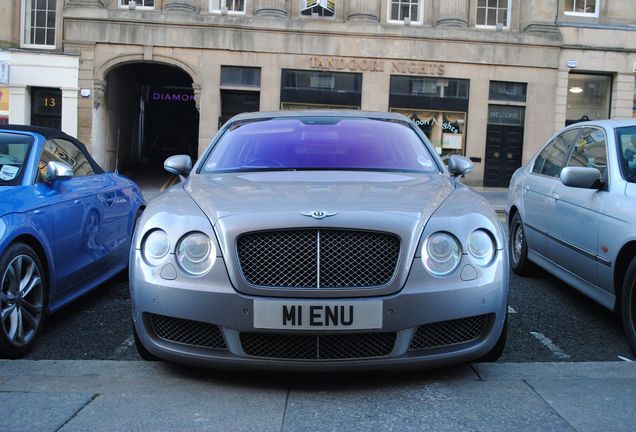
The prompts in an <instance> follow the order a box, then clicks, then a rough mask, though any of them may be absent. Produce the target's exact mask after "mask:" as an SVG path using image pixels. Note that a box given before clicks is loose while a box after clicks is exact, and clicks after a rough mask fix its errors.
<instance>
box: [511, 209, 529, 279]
mask: <svg viewBox="0 0 636 432" xmlns="http://www.w3.org/2000/svg"><path fill="white" fill-rule="evenodd" d="M508 252H509V253H508V255H509V257H510V268H511V269H512V271H513V272H515V273H516V274H518V275H521V276H526V275H527V274H528V273H529V272H530V269H531V266H532V264H531V263H530V261H528V243H527V242H526V234H525V230H524V229H523V221H522V220H521V216H519V213H515V215H514V216H513V217H512V221H511V222H510V233H509V238H508Z"/></svg>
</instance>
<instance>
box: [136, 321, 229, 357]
mask: <svg viewBox="0 0 636 432" xmlns="http://www.w3.org/2000/svg"><path fill="white" fill-rule="evenodd" d="M148 315H149V318H150V323H151V325H152V329H153V330H154V333H155V335H157V337H159V338H161V339H164V340H167V341H169V342H175V343H180V344H184V345H190V346H196V347H202V348H214V349H227V346H226V345H225V340H224V339H223V335H222V334H221V331H220V330H219V328H218V327H217V326H215V325H213V324H208V323H204V322H200V321H192V320H186V319H181V318H174V317H169V316H164V315H157V314H148Z"/></svg>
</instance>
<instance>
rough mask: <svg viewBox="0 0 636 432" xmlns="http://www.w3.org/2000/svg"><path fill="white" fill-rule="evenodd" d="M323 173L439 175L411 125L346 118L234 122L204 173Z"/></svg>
mask: <svg viewBox="0 0 636 432" xmlns="http://www.w3.org/2000/svg"><path fill="white" fill-rule="evenodd" d="M319 169H325V170H379V171H409V172H426V173H431V172H437V168H436V165H435V162H434V161H433V159H432V157H431V155H430V153H429V150H428V149H427V146H426V144H425V143H424V142H423V141H422V139H421V138H420V137H419V136H418V135H417V134H416V133H415V132H414V131H413V129H411V127H410V126H409V125H408V123H407V122H399V121H383V120H374V119H368V118H343V117H296V118H277V119H264V120H258V121H249V122H242V123H237V124H234V125H232V126H230V128H229V129H228V130H227V131H226V132H225V133H224V134H223V136H222V137H221V139H220V140H219V142H218V143H217V144H216V146H215V148H214V149H213V150H212V152H211V153H210V154H209V156H208V158H207V159H206V160H205V162H204V164H203V170H202V172H204V173H218V172H233V171H259V170H319Z"/></svg>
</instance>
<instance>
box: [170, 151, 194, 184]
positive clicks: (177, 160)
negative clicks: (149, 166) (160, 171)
mask: <svg viewBox="0 0 636 432" xmlns="http://www.w3.org/2000/svg"><path fill="white" fill-rule="evenodd" d="M163 168H164V169H165V170H166V171H168V172H169V173H170V174H174V175H178V176H179V177H180V178H181V180H183V179H184V178H185V177H187V176H188V175H189V174H190V171H191V170H192V159H190V156H188V155H174V156H170V157H169V158H168V159H166V161H165V162H164V163H163Z"/></svg>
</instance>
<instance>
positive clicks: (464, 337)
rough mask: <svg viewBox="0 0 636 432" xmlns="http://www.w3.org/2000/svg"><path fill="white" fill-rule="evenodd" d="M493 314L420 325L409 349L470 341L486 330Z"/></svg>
mask: <svg viewBox="0 0 636 432" xmlns="http://www.w3.org/2000/svg"><path fill="white" fill-rule="evenodd" d="M491 316H492V314H487V315H478V316H473V317H469V318H461V319H456V320H450V321H440V322H436V323H431V324H426V325H423V326H420V327H418V329H417V331H416V332H415V336H413V339H412V340H411V346H410V347H409V350H411V351H414V350H421V349H427V348H437V347H443V346H448V345H455V344H459V343H464V342H470V341H473V340H476V339H478V338H479V337H480V336H481V335H482V334H483V333H484V331H485V330H486V326H487V325H488V322H489V320H490V318H491Z"/></svg>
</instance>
